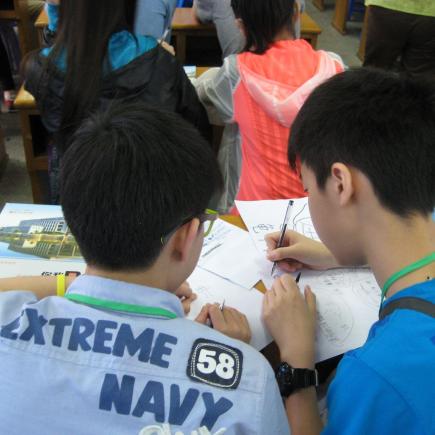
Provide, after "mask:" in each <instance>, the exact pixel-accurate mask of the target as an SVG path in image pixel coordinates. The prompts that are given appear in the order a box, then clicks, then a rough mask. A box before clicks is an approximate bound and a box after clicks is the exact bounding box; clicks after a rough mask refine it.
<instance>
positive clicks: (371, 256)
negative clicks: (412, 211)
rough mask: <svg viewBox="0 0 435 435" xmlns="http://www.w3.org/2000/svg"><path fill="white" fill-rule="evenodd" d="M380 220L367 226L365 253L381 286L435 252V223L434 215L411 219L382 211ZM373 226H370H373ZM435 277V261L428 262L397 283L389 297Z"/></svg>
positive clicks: (390, 291) (394, 284)
mask: <svg viewBox="0 0 435 435" xmlns="http://www.w3.org/2000/svg"><path fill="white" fill-rule="evenodd" d="M378 216H379V218H377V219H376V222H371V224H370V225H367V227H366V234H365V235H364V236H365V237H364V240H366V242H365V248H366V249H365V252H366V258H367V262H368V264H369V265H370V266H371V268H372V270H373V273H374V274H375V277H376V280H377V281H378V283H379V285H380V286H381V287H383V286H384V284H385V282H386V281H387V280H388V279H389V278H390V277H391V276H392V275H393V274H394V273H396V272H398V271H400V270H402V269H403V268H404V267H406V266H408V265H410V264H412V263H415V262H416V261H419V260H421V259H422V258H424V257H426V256H427V255H429V254H431V253H433V252H434V251H435V224H434V223H433V222H432V220H431V218H430V217H427V218H424V217H423V216H414V217H411V218H409V219H406V220H405V219H400V218H395V217H391V216H392V215H391V214H390V213H386V212H383V213H380V214H379V215H378ZM369 228H370V229H369ZM428 278H429V279H433V278H435V263H431V264H428V265H426V266H423V267H421V268H420V269H417V270H415V271H414V272H411V273H409V274H408V275H406V276H404V277H403V278H400V279H398V280H397V281H396V282H394V283H393V284H392V285H391V287H390V289H389V291H388V293H387V295H386V296H387V297H390V296H392V295H394V294H395V293H397V292H399V291H400V290H403V289H405V288H407V287H410V286H412V285H414V284H418V283H420V282H423V281H426V280H427V279H428Z"/></svg>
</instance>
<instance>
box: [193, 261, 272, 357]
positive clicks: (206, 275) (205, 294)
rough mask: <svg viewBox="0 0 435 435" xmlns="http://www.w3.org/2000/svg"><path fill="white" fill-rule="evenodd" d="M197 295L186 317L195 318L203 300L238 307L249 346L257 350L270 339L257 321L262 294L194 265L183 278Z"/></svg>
mask: <svg viewBox="0 0 435 435" xmlns="http://www.w3.org/2000/svg"><path fill="white" fill-rule="evenodd" d="M187 281H188V282H189V284H190V286H191V287H192V290H193V291H194V292H195V293H196V294H197V296H198V298H197V299H196V300H195V301H194V302H193V303H192V306H191V309H190V313H189V315H188V316H187V317H188V318H189V319H192V320H193V319H195V318H196V316H197V315H198V314H199V312H200V310H201V308H202V307H203V306H204V305H205V304H207V303H218V304H222V302H223V301H224V300H225V306H228V307H232V308H236V309H238V310H239V311H240V312H242V313H243V314H244V315H245V316H246V317H247V319H248V322H249V326H250V327H251V333H252V340H251V343H250V344H251V346H253V347H255V348H256V349H258V350H261V349H263V348H264V347H266V346H267V345H268V344H269V343H271V342H272V337H271V336H270V335H269V333H268V332H267V330H266V328H265V327H264V325H263V322H262V320H261V309H262V305H263V294H262V293H261V292H259V291H258V290H256V289H252V290H248V289H246V288H243V287H241V286H239V285H236V284H234V283H232V282H230V281H228V280H225V279H223V278H221V277H220V276H218V275H215V274H213V273H211V272H208V271H207V270H204V269H201V268H199V267H197V268H196V269H195V270H194V271H193V273H192V275H191V276H190V277H189V278H188V280H187Z"/></svg>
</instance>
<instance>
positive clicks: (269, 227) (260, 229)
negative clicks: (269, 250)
mask: <svg viewBox="0 0 435 435" xmlns="http://www.w3.org/2000/svg"><path fill="white" fill-rule="evenodd" d="M252 231H253V232H254V233H255V234H264V233H271V232H273V231H276V228H275V225H273V224H258V225H256V226H255V227H252Z"/></svg>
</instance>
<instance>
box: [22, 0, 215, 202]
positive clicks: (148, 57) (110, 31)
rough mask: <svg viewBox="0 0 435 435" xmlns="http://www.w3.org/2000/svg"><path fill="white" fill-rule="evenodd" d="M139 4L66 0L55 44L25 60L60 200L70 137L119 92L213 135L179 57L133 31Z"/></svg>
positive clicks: (129, 0)
mask: <svg viewBox="0 0 435 435" xmlns="http://www.w3.org/2000/svg"><path fill="white" fill-rule="evenodd" d="M135 9H136V1H135V0H123V1H120V0H105V1H104V2H89V1H88V0H62V2H60V5H59V24H58V25H59V27H58V31H57V37H56V40H55V43H54V45H53V47H50V48H45V49H43V50H41V51H39V52H37V53H35V54H33V55H32V56H31V57H30V58H29V59H28V60H27V62H26V64H25V68H24V71H25V72H24V75H25V88H26V90H28V91H29V92H30V93H31V94H32V95H33V96H34V97H35V99H36V102H37V105H38V108H39V110H40V112H41V117H42V121H43V123H44V126H45V127H46V128H47V130H48V131H49V133H51V134H52V135H53V142H52V145H51V146H50V149H49V175H50V190H51V192H50V196H51V201H52V202H53V203H56V202H58V200H59V198H58V171H59V167H60V160H61V157H62V154H63V153H64V152H65V150H66V148H67V147H68V138H69V137H71V135H72V133H73V132H74V130H75V129H76V127H77V126H78V125H79V124H80V121H82V120H83V119H84V118H85V117H86V116H87V115H88V114H89V113H90V112H91V111H92V110H94V109H96V108H102V109H104V108H105V107H107V106H108V105H109V104H111V102H113V101H114V100H125V101H141V102H145V103H147V104H149V105H150V106H154V107H157V108H160V109H165V110H168V111H172V112H177V113H179V114H180V115H181V116H182V117H183V118H185V119H186V120H187V121H189V122H190V123H191V124H193V125H194V126H195V127H196V128H197V129H198V130H199V131H200V132H201V133H202V134H203V136H205V137H206V138H210V126H209V123H208V119H207V114H206V112H205V110H204V108H203V106H202V105H201V103H200V102H199V100H198V97H197V95H196V91H195V89H194V87H193V86H192V84H191V82H190V80H189V79H188V77H187V76H186V74H185V72H184V70H183V68H182V66H181V64H180V63H179V61H178V60H177V59H176V58H175V57H174V56H172V55H171V54H170V53H169V52H168V51H167V50H165V49H164V48H163V47H162V46H161V45H160V44H159V42H158V41H157V40H156V39H155V38H153V37H151V36H142V35H137V34H134V33H133V30H132V29H133V23H134V11H135ZM144 146H145V144H144Z"/></svg>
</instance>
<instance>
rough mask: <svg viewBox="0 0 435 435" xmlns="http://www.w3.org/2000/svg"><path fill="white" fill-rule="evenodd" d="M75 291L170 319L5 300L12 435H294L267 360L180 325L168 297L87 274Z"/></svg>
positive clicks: (7, 296)
mask: <svg viewBox="0 0 435 435" xmlns="http://www.w3.org/2000/svg"><path fill="white" fill-rule="evenodd" d="M71 295H74V296H73V297H77V295H81V296H84V297H88V298H89V297H90V298H94V299H99V300H105V301H111V302H112V303H121V304H128V305H139V306H148V307H154V308H163V309H164V310H167V311H169V312H171V313H173V315H174V316H173V317H175V318H173V319H168V318H163V317H158V316H154V315H144V314H134V313H127V312H122V311H113V310H107V309H100V308H95V307H93V306H90V305H85V304H82V303H77V302H72V301H70V300H68V299H67V298H59V297H56V296H52V297H47V298H45V299H42V300H40V301H38V300H37V299H36V297H35V296H34V295H33V293H30V292H25V291H11V292H5V293H2V294H0V386H1V387H0V388H1V394H0V427H1V428H2V431H5V433H7V434H8V435H15V434H16V435H18V434H20V435H21V434H23V433H31V434H33V435H38V434H41V435H42V434H44V435H58V434H74V435H81V434H92V435H94V434H105V435H110V434H114V435H115V434H116V435H120V434H135V435H136V434H137V435H139V434H140V435H146V434H175V433H177V434H189V435H190V434H193V433H196V432H194V431H197V430H198V429H199V428H200V427H204V428H207V430H209V432H204V433H212V434H226V435H229V434H274V435H275V434H276V435H280V434H288V433H289V429H288V423H287V419H286V417H285V413H284V408H283V404H282V401H281V398H280V395H279V391H278V388H277V385H276V382H275V379H274V374H273V372H272V369H271V367H270V365H269V363H268V362H267V361H266V360H265V359H264V358H263V356H262V355H261V354H259V353H258V352H257V351H256V350H254V349H253V348H251V347H250V346H248V345H246V344H244V343H242V342H240V341H238V340H233V339H230V338H228V337H226V336H224V335H222V334H220V333H219V332H217V331H215V330H213V329H211V328H208V327H207V326H204V325H200V324H198V323H195V322H192V321H190V320H187V319H185V318H184V314H183V309H182V305H181V303H180V300H179V299H178V298H177V297H176V296H175V295H173V294H171V293H169V292H166V291H163V290H159V289H153V288H148V287H143V286H139V285H134V284H128V283H124V282H119V281H112V280H109V279H104V278H98V277H92V276H86V275H84V276H81V277H79V278H77V279H76V280H75V281H74V282H73V284H72V285H71V286H70V288H69V290H68V292H67V296H71ZM177 431H178V432H177Z"/></svg>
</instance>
